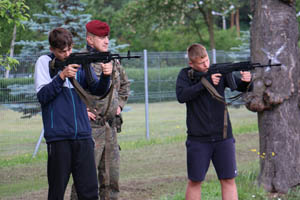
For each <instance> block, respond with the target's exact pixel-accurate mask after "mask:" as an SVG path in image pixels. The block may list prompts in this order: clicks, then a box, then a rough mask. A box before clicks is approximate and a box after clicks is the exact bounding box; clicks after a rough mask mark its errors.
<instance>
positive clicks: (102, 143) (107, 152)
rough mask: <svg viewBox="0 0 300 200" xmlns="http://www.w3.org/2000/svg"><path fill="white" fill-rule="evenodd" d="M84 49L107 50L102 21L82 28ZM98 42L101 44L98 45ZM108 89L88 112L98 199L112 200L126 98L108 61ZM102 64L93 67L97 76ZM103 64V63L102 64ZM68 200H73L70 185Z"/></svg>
mask: <svg viewBox="0 0 300 200" xmlns="http://www.w3.org/2000/svg"><path fill="white" fill-rule="evenodd" d="M86 29H87V43H88V45H87V50H88V51H90V52H93V51H102V52H104V51H107V49H108V43H109V38H108V34H109V26H108V25H107V24H106V23H105V22H101V21H99V20H92V21H90V22H89V23H87V25H86ZM99 40H101V42H99ZM107 64H112V65H113V73H112V76H113V77H112V79H111V80H112V88H111V90H110V92H109V93H108V94H107V96H106V97H105V98H103V99H98V100H97V102H96V103H97V110H96V113H97V115H94V114H93V113H91V112H88V115H89V117H90V119H91V127H92V135H93V138H94V140H95V161H96V167H97V169H98V184H99V196H100V199H101V200H116V199H118V195H119V166H120V155H119V145H118V141H117V133H118V132H120V131H121V125H122V117H121V111H122V109H123V108H124V106H125V104H126V102H127V99H128V96H129V81H128V77H127V75H126V73H125V70H124V68H123V67H122V66H121V65H120V62H119V61H118V60H115V61H112V62H111V63H107ZM101 65H103V63H95V64H93V67H94V70H95V72H96V74H97V75H100V74H101ZM104 65H105V64H104ZM71 199H72V200H75V199H77V194H76V191H75V187H74V185H73V186H72V192H71Z"/></svg>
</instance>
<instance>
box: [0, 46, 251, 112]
mask: <svg viewBox="0 0 300 200" xmlns="http://www.w3.org/2000/svg"><path fill="white" fill-rule="evenodd" d="M208 53H209V56H210V57H212V55H211V52H208ZM131 54H132V55H140V56H141V59H131V60H126V59H124V60H122V65H123V66H124V67H125V69H126V72H127V75H128V78H129V80H130V82H131V92H130V97H129V103H136V102H141V103H142V102H144V101H145V86H144V83H145V80H144V60H143V59H144V58H143V53H142V52H134V53H131ZM121 56H126V54H125V53H123V54H122V53H121ZM248 57H249V54H248V53H247V52H246V53H238V52H224V51H217V52H216V61H217V63H224V62H233V61H242V60H247V59H248ZM15 58H16V59H18V60H19V62H20V64H19V65H18V66H17V67H16V68H15V69H11V71H10V75H9V78H8V79H5V78H4V76H5V68H4V67H3V66H2V67H1V70H0V105H3V106H5V107H7V108H9V109H13V110H16V111H19V112H23V114H24V116H23V117H27V116H31V115H32V114H35V113H37V112H38V111H39V104H38V102H37V99H36V94H35V91H34V80H33V73H34V65H35V61H36V60H37V58H38V56H31V57H27V58H20V57H18V56H16V57H15ZM147 58H148V85H149V86H148V94H149V102H161V101H169V100H176V96H175V82H176V78H177V75H178V73H179V70H180V69H181V68H183V67H185V66H187V63H188V60H187V55H186V52H148V54H147Z"/></svg>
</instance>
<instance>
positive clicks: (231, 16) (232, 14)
mask: <svg viewBox="0 0 300 200" xmlns="http://www.w3.org/2000/svg"><path fill="white" fill-rule="evenodd" d="M234 13H235V12H234V11H232V12H231V13H230V28H233V27H234V24H235V23H234Z"/></svg>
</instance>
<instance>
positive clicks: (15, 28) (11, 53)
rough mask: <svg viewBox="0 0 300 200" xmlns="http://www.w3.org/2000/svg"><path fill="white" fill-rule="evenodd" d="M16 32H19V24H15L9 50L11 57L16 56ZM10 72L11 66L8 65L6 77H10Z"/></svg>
mask: <svg viewBox="0 0 300 200" xmlns="http://www.w3.org/2000/svg"><path fill="white" fill-rule="evenodd" d="M16 34H17V25H16V24H15V25H14V30H13V37H12V40H11V43H10V51H9V57H11V58H12V57H14V49H15V41H16ZM9 72H10V66H9V65H8V67H7V69H6V72H5V78H8V77H9Z"/></svg>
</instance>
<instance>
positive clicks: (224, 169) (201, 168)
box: [186, 138, 237, 182]
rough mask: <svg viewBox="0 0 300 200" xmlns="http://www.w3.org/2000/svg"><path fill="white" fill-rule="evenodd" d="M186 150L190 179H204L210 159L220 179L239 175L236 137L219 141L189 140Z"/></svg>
mask: <svg viewBox="0 0 300 200" xmlns="http://www.w3.org/2000/svg"><path fill="white" fill-rule="evenodd" d="M186 150H187V172H188V178H189V180H191V181H195V182H200V181H203V180H204V179H205V175H206V173H207V170H208V168H209V164H210V161H212V163H213V165H214V167H215V170H216V173H217V175H218V178H219V179H231V178H234V177H236V176H237V167H236V160H235V140H234V138H229V139H226V140H222V141H217V142H199V141H194V140H187V141H186Z"/></svg>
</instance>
